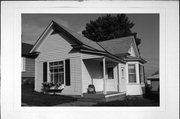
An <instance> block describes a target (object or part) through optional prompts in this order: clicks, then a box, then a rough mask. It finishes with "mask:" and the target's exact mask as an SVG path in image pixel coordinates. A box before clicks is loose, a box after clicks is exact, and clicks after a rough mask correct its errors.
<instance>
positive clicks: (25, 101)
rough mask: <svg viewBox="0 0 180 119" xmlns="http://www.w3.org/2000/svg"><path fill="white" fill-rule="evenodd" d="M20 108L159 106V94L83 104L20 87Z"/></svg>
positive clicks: (61, 96) (27, 87)
mask: <svg viewBox="0 0 180 119" xmlns="http://www.w3.org/2000/svg"><path fill="white" fill-rule="evenodd" d="M22 106H159V94H150V95H146V96H126V97H125V99H124V100H117V101H112V102H96V103H94V102H93V103H92V102H88V101H87V102H84V101H79V100H78V98H75V97H71V96H63V95H56V94H51V95H49V94H43V93H38V92H35V91H33V87H32V86H22Z"/></svg>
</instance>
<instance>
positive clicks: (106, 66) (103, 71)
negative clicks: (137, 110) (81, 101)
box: [82, 54, 126, 98]
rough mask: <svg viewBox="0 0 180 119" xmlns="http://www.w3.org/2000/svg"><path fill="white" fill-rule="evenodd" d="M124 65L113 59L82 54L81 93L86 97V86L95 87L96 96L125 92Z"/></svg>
mask: <svg viewBox="0 0 180 119" xmlns="http://www.w3.org/2000/svg"><path fill="white" fill-rule="evenodd" d="M125 73H126V72H125V63H122V62H120V61H117V60H115V59H112V58H109V57H105V56H97V55H89V54H82V93H83V94H85V95H83V96H87V94H86V93H87V89H88V85H91V84H93V85H94V86H95V91H96V94H90V95H88V97H89V96H90V97H91V96H93V95H96V96H100V97H104V98H105V97H106V95H112V94H114V93H116V94H117V93H121V92H125V91H126V89H125V87H126V78H125Z"/></svg>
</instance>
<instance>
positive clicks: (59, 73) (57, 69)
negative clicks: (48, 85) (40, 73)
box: [49, 61, 65, 84]
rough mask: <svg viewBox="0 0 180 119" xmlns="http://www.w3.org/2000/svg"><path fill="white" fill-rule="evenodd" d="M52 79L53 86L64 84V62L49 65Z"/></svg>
mask: <svg viewBox="0 0 180 119" xmlns="http://www.w3.org/2000/svg"><path fill="white" fill-rule="evenodd" d="M49 71H50V79H51V82H53V84H57V83H61V84H64V79H65V78H64V62H63V61H57V62H50V63H49Z"/></svg>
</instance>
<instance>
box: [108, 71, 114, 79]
mask: <svg viewBox="0 0 180 119" xmlns="http://www.w3.org/2000/svg"><path fill="white" fill-rule="evenodd" d="M108 79H114V72H113V68H108Z"/></svg>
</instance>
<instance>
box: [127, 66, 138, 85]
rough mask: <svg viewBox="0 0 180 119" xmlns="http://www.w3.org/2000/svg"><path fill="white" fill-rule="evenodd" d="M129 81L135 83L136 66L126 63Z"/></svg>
mask: <svg viewBox="0 0 180 119" xmlns="http://www.w3.org/2000/svg"><path fill="white" fill-rule="evenodd" d="M128 73H129V83H136V66H135V64H129V65H128Z"/></svg>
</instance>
